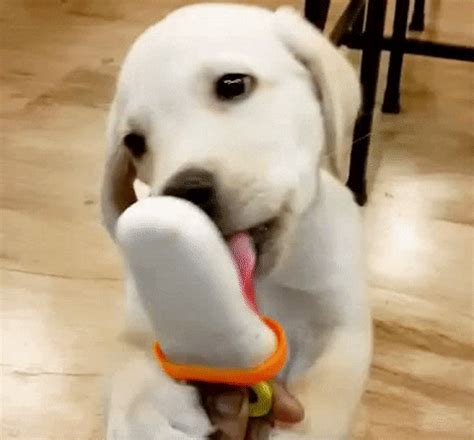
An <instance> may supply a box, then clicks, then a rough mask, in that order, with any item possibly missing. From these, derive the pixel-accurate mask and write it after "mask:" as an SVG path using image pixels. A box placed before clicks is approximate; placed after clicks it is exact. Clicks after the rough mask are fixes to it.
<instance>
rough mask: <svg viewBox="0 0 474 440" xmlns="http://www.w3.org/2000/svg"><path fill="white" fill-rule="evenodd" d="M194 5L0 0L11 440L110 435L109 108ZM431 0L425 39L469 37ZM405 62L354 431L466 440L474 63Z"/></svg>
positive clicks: (114, 287) (461, 21)
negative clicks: (176, 11)
mask: <svg viewBox="0 0 474 440" xmlns="http://www.w3.org/2000/svg"><path fill="white" fill-rule="evenodd" d="M184 3H186V2H184V1H171V0H159V1H153V0H141V1H140V2H131V1H126V0H115V1H109V0H107V1H106V0H61V1H60V0H3V2H2V4H1V6H0V17H1V18H0V20H1V21H0V30H1V42H0V45H1V47H0V60H1V62H0V65H1V66H0V77H1V83H0V84H1V99H0V121H1V132H2V143H1V150H0V151H1V171H2V185H1V208H2V212H1V235H2V242H1V260H0V266H1V269H2V275H1V289H2V302H1V326H2V327H1V337H2V339H1V354H2V357H1V366H2V380H1V391H0V394H1V399H2V401H1V414H2V420H1V422H0V423H1V438H2V439H3V440H10V439H21V440H98V439H101V438H102V431H101V430H102V408H101V398H102V396H101V384H102V378H101V374H102V372H103V371H104V368H105V365H106V358H107V354H108V353H109V352H110V350H111V348H113V347H114V345H115V344H116V340H117V333H118V332H119V330H120V326H121V323H122V299H123V295H122V292H121V281H120V277H121V271H120V266H119V261H118V258H117V256H116V253H115V250H114V248H113V246H112V244H111V243H110V241H109V239H108V238H107V236H106V234H105V233H104V231H103V230H102V228H101V226H100V222H99V216H98V185H99V178H100V170H101V166H102V159H103V154H104V145H103V132H104V116H105V113H106V109H107V104H108V102H109V100H110V98H111V93H112V90H113V84H114V78H115V76H116V73H117V69H118V66H119V63H120V60H121V58H122V57H123V54H124V51H125V50H126V48H127V46H128V45H129V44H130V43H131V41H132V39H133V38H134V37H135V36H136V35H138V34H139V33H140V32H141V31H142V30H143V28H144V27H145V25H147V24H149V23H151V22H152V21H155V20H156V19H158V18H159V17H161V16H162V15H163V14H164V13H165V12H167V11H168V10H170V9H172V8H174V7H176V6H178V5H181V4H184ZM261 3H263V4H267V5H270V6H275V5H276V4H278V3H280V2H277V1H274V2H272V1H268V0H267V1H264V2H261ZM427 3H428V4H431V5H432V9H431V10H429V11H428V14H427V17H428V20H429V23H428V26H429V29H428V34H429V35H430V37H432V38H440V39H444V40H451V41H454V42H461V43H466V42H470V43H471V44H472V43H473V41H474V39H473V34H472V29H473V27H472V17H473V16H474V10H473V4H472V3H471V2H469V1H464V0H449V1H448V0H444V1H439V0H438V1H436V0H432V1H431V2H427ZM137 5H139V7H138V6H137ZM158 5H159V6H158ZM340 5H341V1H339V2H336V8H335V9H338V8H339V10H340ZM387 29H389V27H387ZM468 32H471V33H468ZM405 67H406V68H405V77H404V81H403V103H402V104H403V113H402V114H401V115H398V116H390V115H383V116H378V117H377V122H376V126H375V128H374V140H373V144H372V146H373V156H372V164H371V176H372V182H373V183H372V188H371V201H370V204H369V206H368V207H367V208H366V213H365V214H366V218H367V236H368V248H369V267H370V273H369V274H370V294H371V298H372V300H373V306H374V320H375V358H374V362H373V367H372V375H371V380H370V383H369V385H368V390H367V392H366V394H365V396H364V399H363V405H362V407H361V411H360V414H359V416H358V419H357V423H356V427H355V429H354V437H355V438H358V439H383V440H403V439H413V440H415V439H416V440H423V439H426V440H434V439H439V440H448V439H466V440H467V439H469V438H473V437H472V435H473V428H474V427H473V424H474V420H473V418H474V414H473V404H474V369H473V368H474V367H473V366H474V350H473V348H474V347H473V336H474V327H473V246H474V238H473V228H472V225H473V218H474V210H473V188H474V186H473V176H472V172H473V147H474V140H473V128H472V127H473V126H474V114H473V105H474V84H473V83H474V81H473V78H474V69H473V68H472V66H471V65H468V64H467V63H457V62H449V61H441V60H433V59H424V58H414V57H413V58H412V57H408V58H407V62H406V66H405ZM382 83H383V81H382ZM137 440H139V439H137Z"/></svg>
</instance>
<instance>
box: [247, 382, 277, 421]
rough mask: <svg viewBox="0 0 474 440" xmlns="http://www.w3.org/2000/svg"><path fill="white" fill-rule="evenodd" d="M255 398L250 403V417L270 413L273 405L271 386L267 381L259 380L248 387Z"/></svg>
mask: <svg viewBox="0 0 474 440" xmlns="http://www.w3.org/2000/svg"><path fill="white" fill-rule="evenodd" d="M250 388H251V389H252V391H253V392H254V393H255V395H256V397H257V400H256V401H255V402H252V403H250V405H249V415H250V417H263V416H266V415H267V414H269V413H270V411H271V410H272V406H273V388H272V386H271V385H270V384H269V383H268V382H260V383H257V384H256V385H252V386H251V387H250Z"/></svg>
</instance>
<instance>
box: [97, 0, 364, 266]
mask: <svg viewBox="0 0 474 440" xmlns="http://www.w3.org/2000/svg"><path fill="white" fill-rule="evenodd" d="M358 106H359V86H358V82H357V79H356V76H355V73H354V71H353V69H352V67H351V66H350V65H349V63H348V62H347V61H346V60H345V59H344V58H343V56H342V55H341V54H340V53H339V52H338V50H337V49H336V48H334V47H333V46H332V45H331V44H330V43H329V42H328V41H327V40H326V39H325V38H324V37H323V36H322V35H321V34H320V33H319V32H318V31H317V30H316V29H314V28H313V27H312V25H310V24H309V23H307V22H305V21H304V20H303V19H302V18H300V17H299V16H298V15H297V14H296V13H295V12H293V11H291V10H287V9H280V10H278V11H277V12H275V13H272V12H270V11H267V10H264V9H260V8H254V7H248V6H236V5H218V4H213V5H198V6H191V7H187V8H183V9H181V10H178V11H176V12H175V13H173V14H171V15H169V16H168V17H167V18H165V19H164V20H163V21H161V22H159V23H158V24H157V25H155V26H153V27H151V28H150V29H148V30H147V31H146V32H145V33H144V34H143V35H142V36H140V37H139V38H138V40H137V41H136V42H135V44H134V45H133V46H132V48H131V50H130V52H129V54H128V55H127V57H126V60H125V62H124V64H123V67H122V71H121V74H120V77H119V81H118V85H117V91H116V95H115V99H114V101H113V104H112V108H111V112H110V117H109V127H108V143H109V147H108V160H107V163H106V167H105V178H104V182H103V192H102V208H103V215H104V219H105V223H106V225H107V228H108V229H109V231H110V232H111V234H112V235H114V228H115V223H116V220H117V217H118V216H119V215H120V213H121V212H122V211H123V210H124V209H125V208H126V207H127V206H129V205H130V204H131V203H133V202H134V201H135V193H134V191H133V186H132V185H133V182H134V180H135V179H139V180H141V181H142V182H144V183H146V184H147V185H148V186H149V187H150V194H151V195H161V194H168V195H173V196H177V197H183V198H186V199H188V200H190V201H192V202H193V203H196V204H197V205H199V206H201V207H202V208H203V209H204V210H205V211H206V212H207V213H208V214H209V215H210V217H211V218H212V219H213V220H214V221H215V223H216V224H217V225H218V227H219V228H220V230H221V231H222V233H223V235H224V236H228V235H230V234H233V233H235V232H237V231H250V233H251V234H252V235H253V238H254V241H255V245H256V248H257V251H258V257H259V270H260V273H264V272H266V271H268V270H270V269H271V268H272V267H273V266H274V265H275V263H276V262H277V261H278V258H279V257H280V256H281V255H282V253H283V252H284V243H287V242H289V235H290V234H291V231H292V230H293V229H294V226H295V225H296V224H297V221H298V218H299V216H300V215H302V214H303V213H304V212H305V210H306V209H307V208H308V207H309V205H310V204H311V203H312V201H313V199H314V198H315V196H316V194H317V190H318V169H319V168H320V167H321V166H326V167H328V168H329V169H331V170H332V171H333V172H334V173H335V174H337V175H338V176H339V177H340V178H341V179H343V180H344V179H345V177H346V174H347V165H348V158H349V154H350V137H351V134H352V128H353V123H354V120H355V116H356V113H357V110H358Z"/></svg>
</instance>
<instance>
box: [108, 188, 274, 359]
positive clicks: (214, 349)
mask: <svg viewBox="0 0 474 440" xmlns="http://www.w3.org/2000/svg"><path fill="white" fill-rule="evenodd" d="M117 241H118V244H119V246H120V248H121V250H122V253H123V256H124V259H125V261H126V263H127V265H128V266H129V270H130V273H131V274H132V276H133V277H134V280H135V285H136V288H137V291H138V296H139V297H140V299H141V301H142V303H143V306H144V308H145V310H146V311H147V313H148V315H149V318H150V321H151V323H152V325H153V327H154V330H155V332H156V337H157V339H158V340H159V342H160V344H161V348H162V350H163V352H164V353H165V354H166V356H167V357H168V359H170V360H171V361H173V362H176V363H183V364H199V365H206V366H210V367H230V368H252V367H255V366H257V365H260V364H261V363H262V362H264V361H265V360H266V359H267V358H268V357H269V356H270V355H272V353H273V352H274V351H275V348H276V343H277V341H276V337H275V335H274V333H273V332H272V331H271V330H270V329H269V328H268V327H267V326H266V325H265V324H264V323H263V322H262V321H261V320H260V318H259V317H258V316H257V314H256V313H255V312H253V311H252V310H251V309H250V308H249V306H248V305H247V303H246V301H245V299H244V297H243V295H242V292H241V288H240V285H239V279H238V275H237V271H236V269H235V267H234V264H233V261H232V257H231V254H230V252H229V250H228V248H227V245H226V243H225V242H224V240H223V239H222V237H221V235H220V234H219V231H218V230H217V228H216V226H215V225H214V223H213V222H212V221H211V220H210V219H209V218H208V217H207V216H206V214H204V213H203V212H202V211H201V210H200V209H198V208H197V207H196V206H194V205H193V204H191V203H189V202H187V201H184V200H181V199H178V198H174V197H154V198H146V199H143V200H141V201H138V202H137V203H135V204H134V205H132V206H131V207H130V208H128V209H127V210H126V211H125V212H124V213H123V214H122V216H121V217H120V219H119V221H118V224H117Z"/></svg>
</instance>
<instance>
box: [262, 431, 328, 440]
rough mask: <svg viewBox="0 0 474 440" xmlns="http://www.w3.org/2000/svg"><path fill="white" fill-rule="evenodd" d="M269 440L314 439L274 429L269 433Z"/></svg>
mask: <svg viewBox="0 0 474 440" xmlns="http://www.w3.org/2000/svg"><path fill="white" fill-rule="evenodd" d="M270 440H315V439H314V438H313V437H309V436H307V435H305V434H300V433H298V432H291V431H283V430H280V429H275V430H273V431H272V432H271V433H270ZM321 440H323V439H321ZM324 440H332V439H324Z"/></svg>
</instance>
